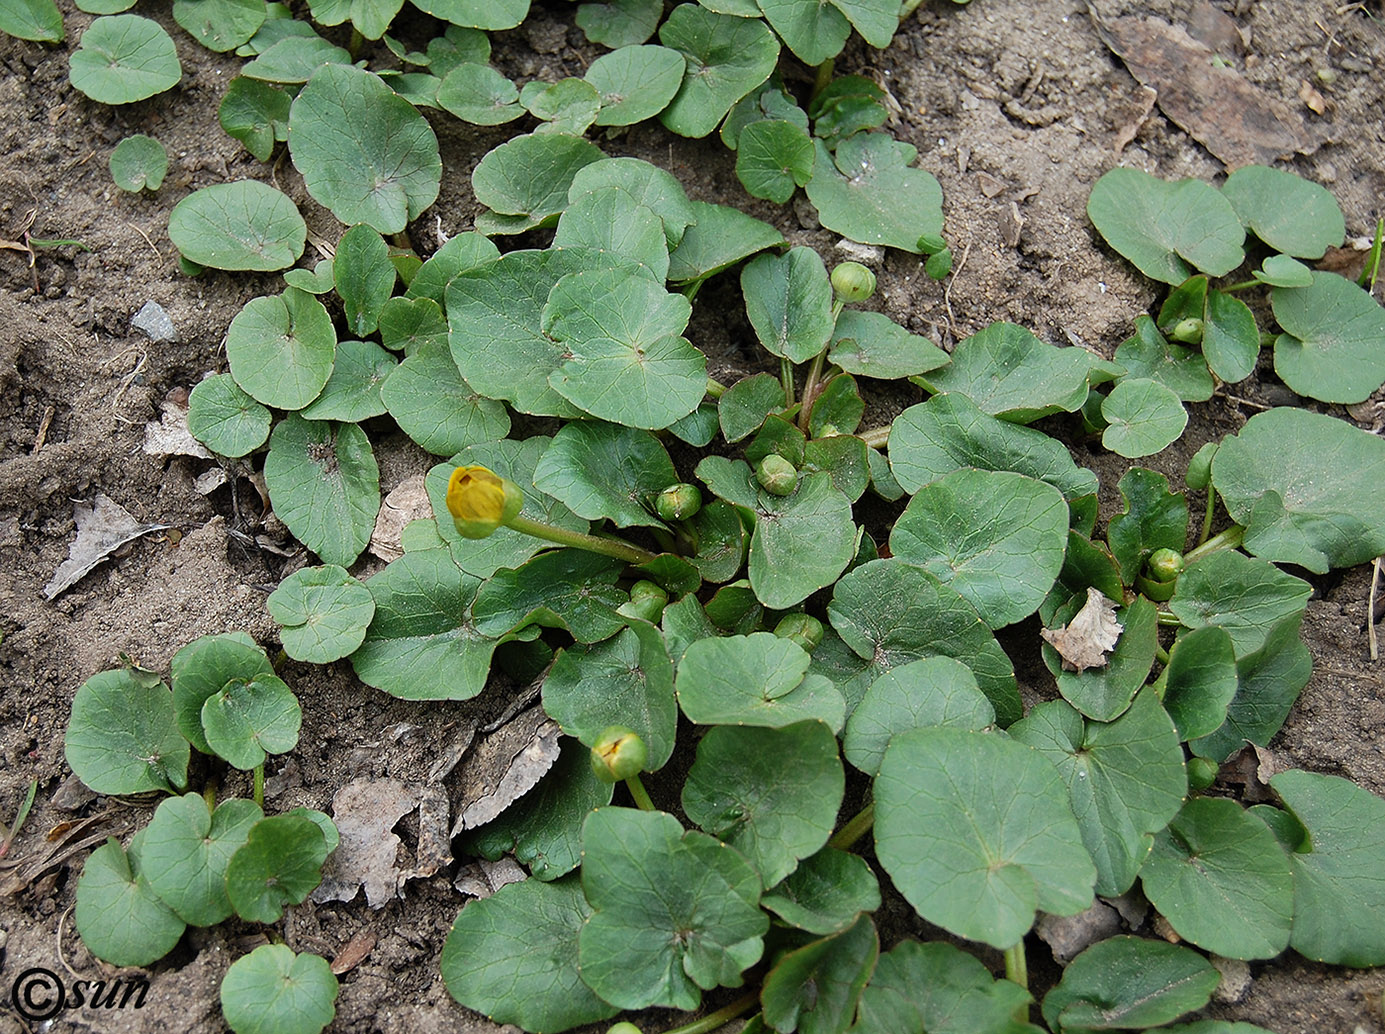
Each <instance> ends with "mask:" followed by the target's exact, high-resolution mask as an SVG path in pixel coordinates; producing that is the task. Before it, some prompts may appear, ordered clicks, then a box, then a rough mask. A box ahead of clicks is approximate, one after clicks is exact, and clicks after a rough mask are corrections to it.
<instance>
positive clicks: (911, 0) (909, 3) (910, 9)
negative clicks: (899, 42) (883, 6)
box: [899, 0, 923, 21]
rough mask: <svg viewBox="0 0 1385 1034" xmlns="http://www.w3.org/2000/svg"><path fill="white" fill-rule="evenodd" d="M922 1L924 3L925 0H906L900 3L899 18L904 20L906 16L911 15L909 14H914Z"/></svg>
mask: <svg viewBox="0 0 1385 1034" xmlns="http://www.w3.org/2000/svg"><path fill="white" fill-rule="evenodd" d="M921 3H923V0H904V2H903V3H902V4H900V5H899V20H900V21H903V20H904V19H905V18H907V17H909V15H911V14H913V13H914V12H915V11H916V10H918V7H919V4H921Z"/></svg>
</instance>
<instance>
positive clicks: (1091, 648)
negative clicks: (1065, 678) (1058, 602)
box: [1039, 587, 1121, 672]
mask: <svg viewBox="0 0 1385 1034" xmlns="http://www.w3.org/2000/svg"><path fill="white" fill-rule="evenodd" d="M1120 634H1121V626H1120V622H1118V621H1117V620H1116V605H1115V603H1113V602H1112V601H1111V600H1108V599H1107V598H1106V597H1105V596H1103V595H1102V593H1101V590H1100V589H1097V588H1095V587H1088V589H1087V602H1086V603H1084V604H1083V605H1082V609H1081V610H1079V611H1078V612H1077V613H1076V614H1074V615H1073V618H1072V620H1071V621H1069V622H1068V623H1067V624H1066V625H1064V626H1063V627H1062V628H1058V629H1051V628H1041V629H1039V635H1041V636H1043V637H1044V641H1045V642H1047V643H1048V644H1049V645H1050V646H1052V647H1053V648H1054V649H1055V650H1057V651H1058V655H1059V656H1060V657H1062V658H1063V670H1064V671H1077V672H1081V671H1086V670H1087V669H1088V668H1104V667H1106V655H1107V654H1108V653H1110V652H1111V651H1112V650H1114V649H1115V647H1116V640H1118V639H1119V638H1120Z"/></svg>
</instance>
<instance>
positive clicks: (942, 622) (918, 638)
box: [827, 559, 1023, 726]
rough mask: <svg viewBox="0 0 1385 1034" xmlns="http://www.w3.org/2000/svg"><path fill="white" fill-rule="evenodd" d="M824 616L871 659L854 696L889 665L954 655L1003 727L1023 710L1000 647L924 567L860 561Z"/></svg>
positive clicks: (972, 613)
mask: <svg viewBox="0 0 1385 1034" xmlns="http://www.w3.org/2000/svg"><path fill="white" fill-rule="evenodd" d="M827 613H828V616H829V617H830V619H831V622H832V627H833V628H835V629H836V630H837V632H838V633H839V634H840V635H841V637H842V638H843V639H844V640H846V642H847V644H848V645H849V646H850V647H851V649H852V650H853V651H854V652H855V653H856V654H857V656H859V657H861V658H863V659H865V660H866V661H867V662H868V663H869V667H868V668H867V669H866V674H865V676H864V683H863V685H862V687H861V689H860V690H859V691H858V693H859V692H864V687H865V686H868V685H870V684H871V683H872V682H874V681H875V680H876V679H877V678H879V677H880V676H881V675H883V674H885V672H887V671H889V670H890V669H891V668H897V667H899V666H901V665H904V664H908V663H909V662H910V661H917V660H922V659H924V658H926V657H952V658H954V659H955V660H958V661H961V662H962V663H963V664H965V665H967V666H968V667H969V668H971V669H972V672H973V673H974V674H975V676H976V681H977V684H978V685H979V686H980V687H981V692H983V693H985V694H986V698H987V699H988V700H990V702H991V705H992V706H993V707H994V708H995V712H996V720H997V721H998V722H999V724H1000V725H1002V726H1006V725H1009V724H1010V723H1011V722H1013V721H1015V720H1016V719H1018V718H1019V717H1020V715H1021V714H1023V707H1022V705H1021V703H1020V698H1019V691H1018V689H1017V687H1016V685H1015V674H1014V667H1013V665H1011V663H1010V659H1009V658H1008V657H1007V656H1006V655H1005V651H1004V650H1002V649H1001V648H1000V644H999V643H997V642H996V641H995V637H994V636H993V635H992V634H991V632H990V630H989V629H988V628H987V627H986V625H985V623H984V622H983V621H982V620H981V618H980V617H979V616H978V615H977V613H976V610H975V609H974V608H973V607H972V605H971V604H970V603H968V602H967V601H966V600H964V599H963V598H962V597H961V596H960V595H958V594H957V592H956V591H955V590H953V589H950V588H948V587H947V586H945V585H943V583H942V582H940V581H938V579H937V578H935V577H934V576H933V575H931V574H929V573H928V572H927V571H924V570H922V569H921V568H918V567H914V566H913V565H911V564H907V563H905V562H904V561H902V560H894V559H891V560H872V561H870V562H869V563H866V564H862V565H861V566H860V567H857V568H855V569H853V570H852V571H851V572H850V573H848V574H847V575H846V576H844V577H843V578H842V579H841V580H840V581H838V582H837V584H836V587H835V589H834V590H833V595H832V602H831V604H830V605H829V606H828V608H827ZM844 692H845V691H844ZM847 696H848V699H851V696H852V694H849V693H848V694H847ZM856 700H859V696H857V697H856ZM856 700H852V702H853V703H855V702H856Z"/></svg>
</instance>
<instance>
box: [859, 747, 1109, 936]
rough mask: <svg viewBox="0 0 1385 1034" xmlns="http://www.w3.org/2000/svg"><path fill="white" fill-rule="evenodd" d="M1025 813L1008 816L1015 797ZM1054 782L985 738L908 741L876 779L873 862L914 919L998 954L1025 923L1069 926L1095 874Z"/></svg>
mask: <svg viewBox="0 0 1385 1034" xmlns="http://www.w3.org/2000/svg"><path fill="white" fill-rule="evenodd" d="M1016 787H1024V791H1025V792H1024V806H1023V807H1015V788H1016ZM1067 796H1068V795H1067V788H1066V787H1064V786H1063V783H1062V780H1061V779H1060V778H1059V776H1058V772H1057V770H1056V769H1055V768H1054V767H1053V766H1052V765H1051V764H1049V762H1048V761H1047V760H1045V759H1044V758H1042V757H1040V756H1039V755H1038V754H1036V753H1035V752H1033V751H1032V750H1030V749H1029V748H1028V747H1025V746H1022V745H1021V744H1018V743H1015V742H1013V741H1011V740H1007V739H1003V738H1001V737H999V736H996V735H993V734H990V733H980V732H972V731H970V730H966V729H953V728H946V727H939V728H934V729H914V730H913V731H911V732H906V733H902V734H901V735H899V736H896V737H895V738H894V739H893V740H891V741H890V746H889V748H888V749H887V750H886V751H885V758H884V760H883V761H882V762H881V765H880V773H879V775H877V776H876V777H875V853H876V857H877V858H879V860H880V864H881V865H882V866H884V868H885V871H886V872H888V873H889V874H890V878H891V879H892V880H893V881H894V885H895V887H896V888H898V890H899V892H900V893H901V894H903V895H904V897H905V898H907V899H908V901H909V903H910V904H911V905H913V906H914V909H915V910H916V911H917V912H918V913H919V915H921V916H922V917H923V918H924V919H926V920H928V921H929V922H930V923H934V924H935V925H938V926H941V927H943V928H944V929H946V930H949V931H950V932H952V933H954V934H956V935H958V936H959V937H966V938H968V939H969V940H974V941H984V942H985V943H986V944H990V945H992V946H993V947H996V948H1009V947H1012V946H1013V945H1015V944H1018V943H1019V941H1020V939H1021V938H1022V937H1023V936H1024V935H1025V933H1026V932H1027V931H1028V930H1029V928H1030V927H1031V926H1033V924H1034V918H1035V912H1036V911H1038V910H1040V909H1042V910H1043V911H1045V912H1049V913H1052V914H1053V915H1076V914H1077V913H1078V912H1081V911H1082V910H1083V909H1085V908H1087V907H1088V906H1089V905H1090V904H1091V903H1092V885H1093V883H1094V881H1095V879H1096V870H1095V868H1094V867H1093V865H1092V860H1091V858H1090V857H1089V856H1088V854H1087V849H1086V848H1085V847H1083V846H1082V835H1081V832H1080V831H1079V829H1078V826H1077V822H1076V820H1075V819H1074V818H1073V816H1072V812H1071V811H1070V810H1069V808H1068V804H1067Z"/></svg>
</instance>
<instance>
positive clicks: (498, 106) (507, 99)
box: [438, 62, 524, 126]
mask: <svg viewBox="0 0 1385 1034" xmlns="http://www.w3.org/2000/svg"><path fill="white" fill-rule="evenodd" d="M438 106H439V107H440V108H443V109H444V110H446V111H450V112H451V113H452V114H454V115H456V116H457V117H458V118H459V119H461V120H462V121H463V122H470V123H471V124H472V125H476V126H499V125H503V124H504V123H506V122H513V121H514V120H515V119H517V118H519V117H520V116H521V115H523V114H524V108H522V107H521V106H520V103H519V90H517V89H516V88H515V84H514V83H512V82H510V80H508V79H506V78H505V77H504V76H503V75H501V74H500V73H499V72H497V71H496V70H495V69H494V68H491V67H490V66H489V65H476V64H471V63H470V62H466V63H463V64H460V65H458V66H457V67H456V68H454V69H452V71H450V72H448V73H447V78H445V79H444V80H443V81H442V85H441V86H439V87H438Z"/></svg>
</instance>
